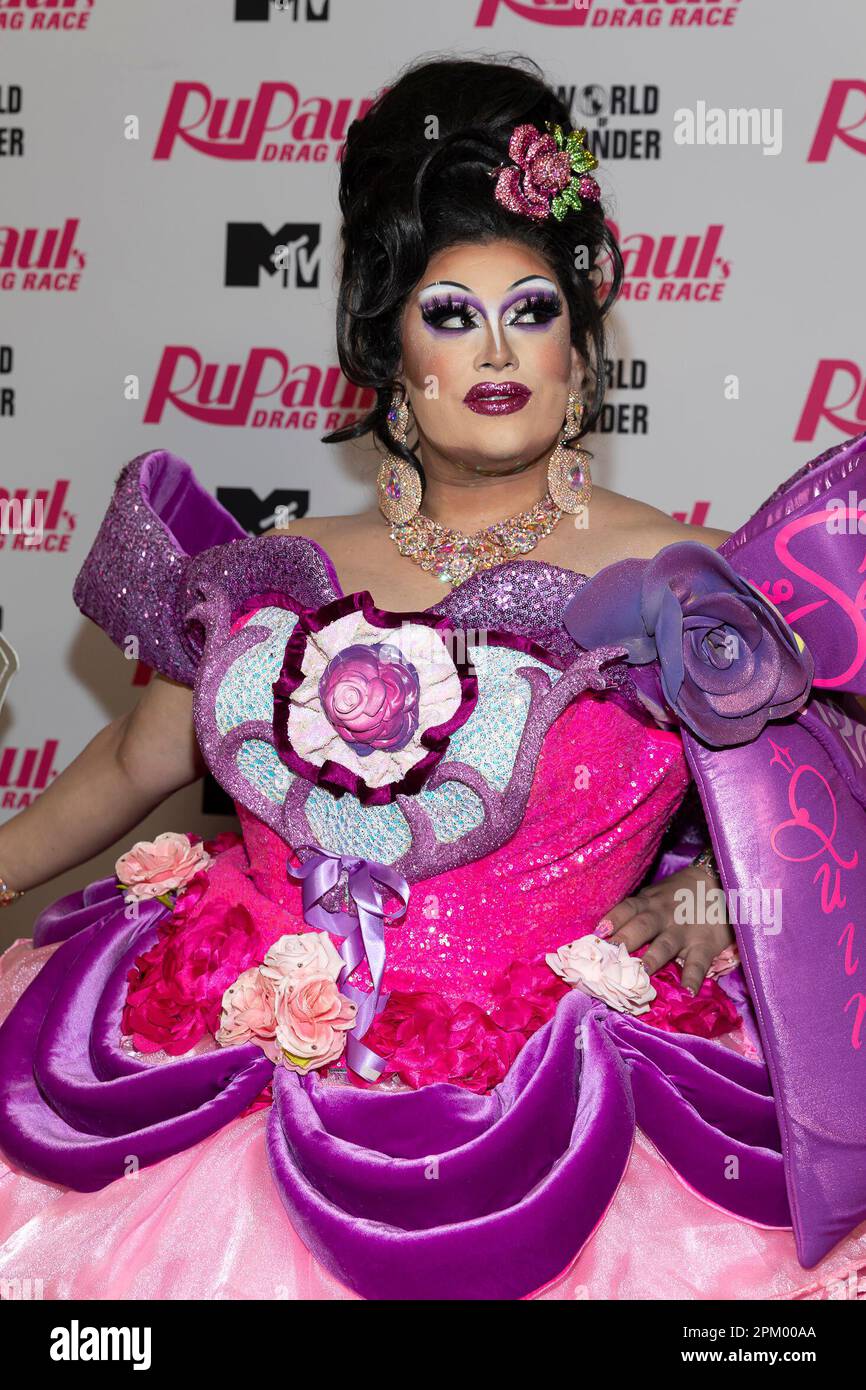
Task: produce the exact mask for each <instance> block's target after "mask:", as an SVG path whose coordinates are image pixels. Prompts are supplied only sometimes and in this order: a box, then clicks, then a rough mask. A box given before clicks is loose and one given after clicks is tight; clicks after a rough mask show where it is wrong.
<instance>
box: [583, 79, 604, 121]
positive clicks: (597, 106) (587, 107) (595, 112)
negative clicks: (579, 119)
mask: <svg viewBox="0 0 866 1390" xmlns="http://www.w3.org/2000/svg"><path fill="white" fill-rule="evenodd" d="M577 101H578V106H579V107H580V109H581V111H582V112H583V114H584V115H585V116H596V117H598V116H602V115H603V114H604V113H605V111H607V109H608V107H609V105H610V103H609V101H608V95H607V92H606V91H605V89H604V87H599V86H596V85H592V86H590V87H581V89H580V92H579V93H578V98H577Z"/></svg>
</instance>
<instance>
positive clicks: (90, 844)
mask: <svg viewBox="0 0 866 1390" xmlns="http://www.w3.org/2000/svg"><path fill="white" fill-rule="evenodd" d="M205 771H206V767H205V763H204V761H203V759H202V756H201V753H200V751H199V748H198V744H197V743H196V739H195V733H194V730H193V723H192V691H191V690H190V689H188V688H187V687H186V686H184V685H179V684H177V683H176V682H174V681H170V680H167V679H165V678H164V677H162V676H159V675H157V676H155V677H154V679H153V680H152V681H151V683H150V685H149V686H148V687H147V689H146V690H145V692H144V694H143V695H142V696H141V698H140V700H139V701H138V704H137V705H136V706H135V707H134V708H133V709H132V710H130V711H129V713H128V714H125V715H122V716H121V717H120V718H118V719H115V720H113V721H112V722H111V723H110V724H107V725H106V726H105V728H104V729H100V731H99V733H98V734H96V736H95V737H94V738H92V739H91V741H90V743H88V744H87V746H86V747H85V748H84V749H82V751H81V752H80V753H79V754H78V757H77V758H75V759H74V761H73V762H71V763H70V764H69V766H68V767H67V768H65V769H64V770H63V772H61V773H60V775H59V776H58V777H57V778H56V779H55V780H54V781H53V782H52V783H51V785H50V787H48V788H47V789H46V790H45V791H44V792H43V793H42V794H41V796H40V797H39V798H38V799H37V800H36V801H34V802H33V804H32V806H28V807H26V808H25V809H24V810H23V811H21V812H19V814H18V815H17V816H13V818H12V819H11V820H10V821H7V823H6V824H5V825H3V826H2V827H0V876H2V877H3V878H5V879H6V882H7V883H8V885H9V887H10V888H18V889H27V888H34V887H36V886H37V885H38V884H40V883H46V882H47V881H48V880H49V879H51V878H54V877H56V875H57V874H60V873H63V872H64V870H66V869H71V868H73V867H75V865H77V864H82V863H84V862H85V861H86V860H88V859H91V858H92V857H93V856H94V855H95V854H98V853H99V852H100V851H101V850H104V849H106V848H107V847H108V846H109V845H112V844H114V842H115V841H116V840H117V839H119V838H120V837H121V836H122V835H123V834H124V833H125V832H126V831H128V830H131V829H132V828H133V826H136V825H138V824H139V822H140V821H141V820H143V819H144V817H145V816H146V815H148V814H149V813H150V812H151V811H152V810H153V809H154V808H155V807H156V806H158V805H159V804H160V802H162V801H164V800H165V799H166V797H168V796H170V795H171V794H172V792H175V791H177V790H178V789H179V788H180V787H185V786H187V785H188V784H189V783H191V782H194V781H196V780H197V779H198V778H199V777H201V776H202V775H203V774H204V772H205Z"/></svg>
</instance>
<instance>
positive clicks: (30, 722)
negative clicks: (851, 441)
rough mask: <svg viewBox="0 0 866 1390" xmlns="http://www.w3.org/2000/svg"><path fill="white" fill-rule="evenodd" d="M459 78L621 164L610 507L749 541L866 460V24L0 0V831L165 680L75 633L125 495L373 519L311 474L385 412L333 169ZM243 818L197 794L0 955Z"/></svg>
mask: <svg viewBox="0 0 866 1390" xmlns="http://www.w3.org/2000/svg"><path fill="white" fill-rule="evenodd" d="M443 52H457V53H461V54H465V55H482V54H483V55H492V54H495V55H498V56H500V57H502V58H505V59H507V58H508V57H509V56H511V55H514V54H520V53H525V54H528V55H529V56H531V57H532V58H534V59H536V60H537V61H538V62H539V63H540V64H541V65H542V67H543V69H544V71H545V72H546V74H547V76H548V78H549V80H550V81H551V83H552V84H553V85H554V86H556V87H557V88H559V90H560V92H561V93H562V95H563V96H564V98H565V100H566V101H567V103H568V105H569V107H570V110H571V115H572V124H573V125H575V126H585V127H586V128H587V130H588V132H589V136H588V144H589V145H590V148H592V150H593V151H594V153H595V154H596V155H597V157H598V159H599V161H600V171H599V174H598V177H599V180H600V182H601V184H602V188H603V192H604V196H605V200H606V205H607V207H608V208H609V216H610V220H611V221H612V222H613V223H614V224H615V227H616V229H617V232H618V234H619V237H620V241H621V245H622V248H623V252H624V255H625V261H626V267H627V272H628V276H627V281H626V285H625V292H624V295H623V298H622V300H621V302H620V304H619V306H618V308H617V309H616V311H615V314H614V333H613V337H612V341H611V349H610V359H609V361H608V363H607V373H608V380H609V396H608V404H607V406H606V409H605V413H604V418H603V421H602V424H601V429H600V430H599V432H598V433H597V435H596V437H595V438H594V439H593V440H592V442H591V448H592V450H593V452H594V455H595V464H594V476H595V478H596V479H597V480H598V481H599V482H601V483H603V484H605V485H607V486H609V487H613V488H616V489H618V490H620V491H623V492H626V493H630V494H631V495H633V496H637V497H640V498H643V499H645V500H647V501H650V502H653V503H654V504H655V505H657V506H660V507H662V508H664V509H665V510H666V511H668V512H670V513H672V514H674V515H676V516H679V517H681V518H683V519H685V520H688V521H692V522H697V523H707V524H709V525H714V526H722V527H727V528H733V527H734V526H736V525H738V524H739V523H740V522H741V521H743V520H744V519H745V518H746V517H747V516H748V515H749V513H750V512H751V511H753V510H754V509H755V507H757V506H758V505H759V504H760V503H761V502H762V501H763V500H764V498H765V497H766V496H767V494H768V493H769V492H770V491H771V490H772V489H773V488H774V487H775V486H776V485H777V484H778V483H779V482H780V481H782V480H783V479H784V478H786V477H787V476H789V475H790V474H791V473H792V472H793V471H794V470H795V469H796V468H798V467H799V466H800V465H801V464H802V463H804V462H805V461H806V460H807V459H808V458H810V457H812V456H813V455H815V454H817V453H819V452H821V451H822V450H824V449H826V448H828V447H830V446H832V445H833V444H837V443H841V442H842V441H844V440H845V439H846V438H847V437H849V436H851V435H853V434H856V433H859V432H860V431H861V430H863V429H866V334H864V322H866V316H864V309H866V284H864V262H866V256H864V244H866V243H864V226H866V6H864V5H863V3H862V0H820V3H818V0H722V2H721V3H717V0H680V3H676V0H621V3H601V0H185V3H184V4H183V5H179V4H177V3H176V0H0V682H2V683H3V684H0V688H2V689H3V691H4V694H3V705H2V709H0V822H3V821H5V820H6V819H8V818H9V817H11V816H13V815H14V814H15V813H16V812H17V811H19V810H20V809H22V808H23V807H25V806H27V805H29V804H30V803H32V801H33V799H34V798H35V797H37V796H39V795H40V794H41V793H42V792H43V791H45V789H46V788H47V787H49V786H50V785H51V782H52V780H53V779H54V778H55V777H56V776H57V775H58V774H59V773H60V772H61V771H62V770H63V768H64V767H66V766H67V765H68V764H69V763H70V762H71V761H72V760H73V759H74V758H75V757H76V755H77V754H78V753H79V752H80V751H81V749H82V748H83V747H84V746H85V744H86V743H87V742H88V740H89V739H90V738H91V737H92V736H93V735H94V734H95V733H96V731H97V730H98V729H99V728H101V727H102V726H103V725H104V724H105V723H106V722H107V721H108V720H110V719H111V718H113V717H115V716H116V715H117V714H119V713H121V712H122V711H124V710H125V709H128V708H129V707H131V705H132V704H133V703H134V702H135V701H136V699H137V698H138V696H139V695H140V693H141V690H142V688H143V687H144V686H145V685H146V683H147V681H148V679H149V677H150V672H149V671H148V670H147V669H146V668H144V667H142V666H140V665H138V664H136V663H135V662H134V661H129V660H126V659H125V658H124V656H123V655H122V654H121V653H120V652H118V651H117V650H116V649H115V648H114V647H113V646H112V645H111V644H110V643H109V641H108V639H107V638H106V637H104V635H103V634H101V633H100V632H99V631H98V630H97V629H96V628H95V627H94V626H93V625H92V624H90V623H88V622H86V620H84V619H83V618H82V617H81V616H80V615H79V614H78V612H77V610H76V608H75V606H74V604H73V602H72V597H71V590H72V584H73V580H74V578H75V575H76V573H77V570H78V568H79V566H80V564H81V562H82V560H83V558H84V555H85V554H86V552H87V550H88V548H89V546H90V544H91V542H92V540H93V537H94V535H95V532H96V530H97V527H98V525H99V521H100V519H101V517H102V515H103V512H104V510H105V507H106V504H107V502H108V498H109V495H110V493H111V489H112V486H113V484H114V481H115V479H116V477H117V474H118V472H119V470H120V468H121V467H122V465H123V464H124V463H125V462H126V461H127V460H128V459H130V458H132V457H134V456H135V455H136V454H139V453H141V452H143V451H145V450H149V449H154V448H168V449H170V450H172V451H173V452H174V453H176V454H180V455H181V456H182V457H184V458H186V459H187V460H188V461H189V462H190V463H191V464H192V466H193V468H194V469H195V471H196V474H197V476H198V477H199V479H200V480H201V481H202V482H203V483H204V484H205V485H206V486H207V487H208V488H209V489H211V490H212V491H213V492H214V494H215V495H216V496H217V497H218V498H219V499H220V500H221V501H222V502H223V504H224V505H225V506H226V507H227V508H228V509H229V510H230V511H231V512H232V513H233V514H234V515H235V516H236V517H237V518H238V520H239V521H240V522H241V523H242V524H243V525H244V526H245V527H246V528H247V529H248V530H249V531H250V532H251V533H253V534H255V533H256V532H258V531H259V530H261V529H266V528H267V527H269V526H270V525H272V524H273V523H274V517H275V513H276V510H277V508H278V507H283V508H287V509H288V513H289V514H290V515H295V516H303V515H305V514H307V513H309V514H310V515H315V514H328V513H343V512H352V511H355V510H357V509H359V508H360V507H362V506H365V505H367V503H368V501H369V498H370V488H371V485H372V478H373V476H374V472H375V464H374V460H373V456H372V455H371V452H370V449H369V447H368V446H363V447H362V446H358V445H346V446H340V447H339V448H334V447H333V446H328V445H324V444H322V443H321V442H320V437H321V435H322V434H324V433H325V432H326V431H328V430H330V429H333V428H335V427H337V426H341V425H343V424H346V423H349V422H351V421H352V420H354V419H355V418H357V417H358V415H359V414H360V413H361V412H363V410H364V409H365V408H366V407H367V405H368V404H369V402H368V401H367V399H366V398H365V396H364V395H363V393H362V392H360V391H359V390H357V389H356V388H355V387H353V386H352V385H351V384H350V383H348V382H347V381H346V380H345V379H344V378H343V377H342V375H341V373H340V371H339V368H338V366H337V359H336V352H335V343H334V308H335V289H336V284H337V249H338V231H339V219H338V209H337V201H336V190H337V181H338V173H339V160H340V154H341V148H342V144H343V141H344V139H345V134H346V130H347V128H348V126H349V124H350V122H351V121H353V120H354V119H356V118H357V117H360V116H362V115H363V113H364V111H365V110H366V109H367V107H368V106H369V104H370V102H371V101H372V100H373V98H374V97H375V96H376V94H377V93H378V92H379V91H380V90H381V89H382V88H383V87H386V86H387V85H388V84H389V82H390V81H393V80H394V78H395V76H396V74H397V73H398V72H399V70H400V68H401V67H402V66H403V65H405V64H406V63H407V62H409V61H411V60H412V59H414V58H416V57H419V56H421V55H427V56H434V55H437V54H441V53H443ZM864 546H866V541H864ZM16 663H17V666H18V669H17V671H15V673H14V674H13V675H12V676H11V679H9V672H10V671H11V669H12V668H13V667H14V665H15V664H16ZM3 672H5V675H4V674H2V673H3ZM231 814H232V807H231V803H229V802H227V801H226V800H225V798H224V797H223V796H222V794H221V792H220V791H219V788H218V787H216V786H215V784H213V783H212V782H211V781H210V780H208V781H207V782H205V783H204V784H199V785H197V786H195V787H192V788H187V789H185V790H184V791H182V792H180V793H178V794H177V795H176V796H175V797H172V798H171V800H170V801H168V802H166V803H165V804H164V805H163V806H162V807H160V808H158V810H156V811H155V812H154V813H153V815H152V816H150V817H149V818H148V819H147V821H145V822H144V823H143V824H142V826H141V827H139V828H138V830H137V831H135V832H133V834H131V835H126V836H124V838H123V840H122V842H121V843H119V845H118V846H115V847H112V849H111V850H109V851H106V853H105V854H103V855H100V856H99V858H98V859H96V860H94V861H93V862H92V863H91V864H89V865H85V866H83V867H81V868H79V869H76V870H75V871H73V872H71V873H69V874H65V875H62V876H61V877H60V878H57V879H55V880H53V882H51V883H50V884H47V885H45V886H44V887H42V888H40V889H37V890H33V891H31V892H30V893H29V894H28V895H27V897H26V898H25V899H24V900H23V901H22V902H21V903H18V904H16V905H15V906H14V907H13V908H11V909H9V910H7V911H6V912H5V913H3V914H0V944H5V942H6V941H7V940H9V939H11V938H12V937H13V936H15V935H19V936H23V935H29V933H30V924H31V922H32V919H33V915H34V912H35V911H37V910H38V909H39V908H40V907H41V906H42V905H44V903H46V902H48V901H51V900H52V899H53V898H55V897H57V896H59V894H60V893H62V892H67V891H70V889H72V888H74V887H78V886H80V885H82V884H83V883H85V882H86V881H88V880H89V879H90V878H94V877H97V876H99V875H100V874H103V873H107V872H110V871H111V868H112V865H113V863H114V859H115V858H116V856H117V854H118V853H119V852H120V851H121V850H122V849H125V848H126V847H127V846H128V845H129V844H130V843H131V842H132V840H133V839H134V838H141V837H142V836H146V837H147V838H151V837H152V835H153V834H156V833H158V831H160V830H175V829H176V830H195V831H197V832H198V833H200V834H204V835H212V834H216V833H218V832H219V831H220V830H222V829H226V828H230V826H231V821H230V820H229V819H227V817H229V816H231ZM6 867H7V871H8V873H9V876H10V878H11V877H12V876H13V873H14V865H8V866H6Z"/></svg>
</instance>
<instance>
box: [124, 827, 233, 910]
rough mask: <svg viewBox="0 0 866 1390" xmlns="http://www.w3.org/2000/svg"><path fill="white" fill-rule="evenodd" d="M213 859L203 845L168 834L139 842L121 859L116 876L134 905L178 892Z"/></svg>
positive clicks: (179, 835)
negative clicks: (142, 900)
mask: <svg viewBox="0 0 866 1390" xmlns="http://www.w3.org/2000/svg"><path fill="white" fill-rule="evenodd" d="M212 859H213V855H211V854H208V852H207V850H206V849H205V848H204V845H203V843H202V842H201V841H199V842H198V843H197V844H191V843H190V838H189V836H188V835H181V834H178V833H177V832H176V831H174V830H165V831H163V833H162V834H161V835H157V837H156V839H155V840H138V841H137V842H136V843H135V844H134V845H133V846H132V849H130V850H127V852H126V854H122V855H121V856H120V858H119V859H118V861H117V863H116V864H115V866H114V872H115V873H116V874H117V877H118V879H119V881H120V883H121V884H122V886H123V887H124V888H126V890H127V892H126V894H125V897H126V901H127V902H130V901H132V900H133V899H144V898H159V897H161V896H162V894H163V893H174V892H176V891H177V890H178V889H179V888H183V887H185V886H186V884H187V883H189V881H190V879H191V878H192V877H193V876H194V875H195V874H197V873H198V872H199V871H200V870H202V869H206V868H207V867H208V865H209V864H210V863H211V861H212Z"/></svg>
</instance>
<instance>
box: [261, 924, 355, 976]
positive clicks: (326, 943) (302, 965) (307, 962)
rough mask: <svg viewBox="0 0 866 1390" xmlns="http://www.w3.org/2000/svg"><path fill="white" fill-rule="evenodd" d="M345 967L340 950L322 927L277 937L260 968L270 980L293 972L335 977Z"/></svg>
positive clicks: (290, 974) (298, 974) (295, 974)
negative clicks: (321, 929)
mask: <svg viewBox="0 0 866 1390" xmlns="http://www.w3.org/2000/svg"><path fill="white" fill-rule="evenodd" d="M342 968H343V961H342V958H341V956H340V953H339V951H338V950H337V948H336V946H335V945H334V943H333V942H332V940H331V938H330V937H329V936H328V934H327V932H323V931H307V932H297V933H290V934H289V935H288V936H281V937H280V939H279V941H275V942H274V944H273V946H272V947H271V949H270V950H269V951H268V953H267V955H266V956H265V962H264V965H262V966H261V972H262V974H263V975H265V976H267V978H268V979H269V980H274V981H278V980H281V979H283V978H284V977H289V976H291V977H292V978H293V979H296V980H297V979H299V978H300V977H301V975H327V976H328V979H330V980H336V979H337V976H338V975H339V973H340V971H341V970H342Z"/></svg>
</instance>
